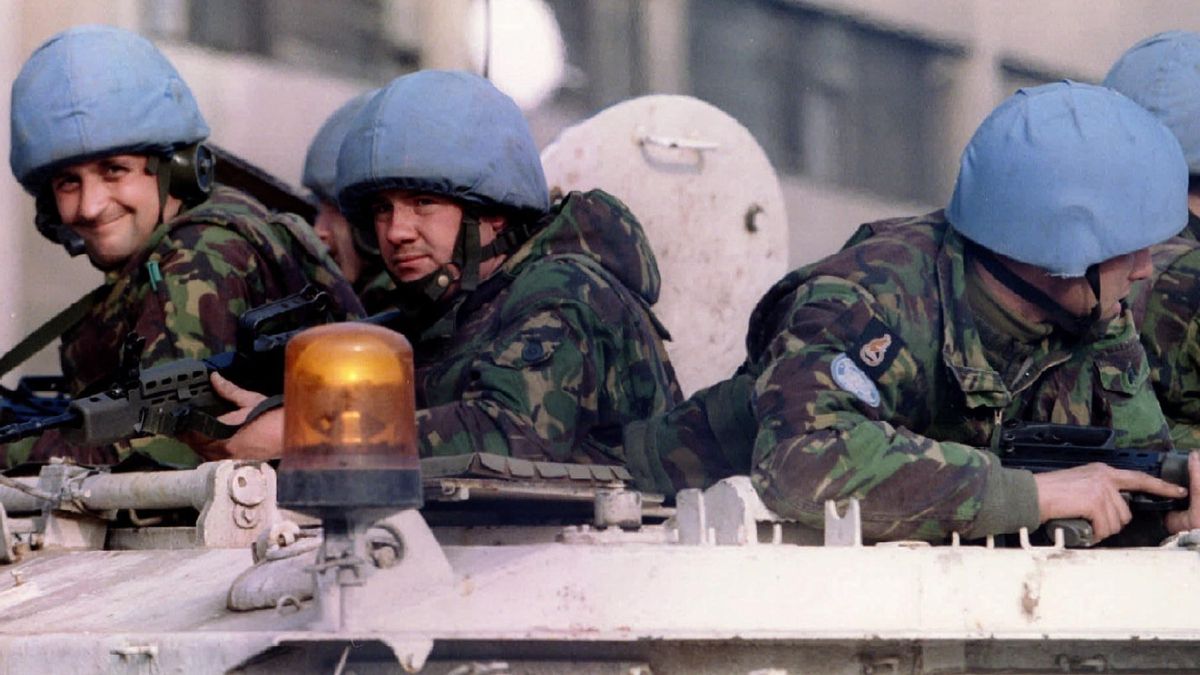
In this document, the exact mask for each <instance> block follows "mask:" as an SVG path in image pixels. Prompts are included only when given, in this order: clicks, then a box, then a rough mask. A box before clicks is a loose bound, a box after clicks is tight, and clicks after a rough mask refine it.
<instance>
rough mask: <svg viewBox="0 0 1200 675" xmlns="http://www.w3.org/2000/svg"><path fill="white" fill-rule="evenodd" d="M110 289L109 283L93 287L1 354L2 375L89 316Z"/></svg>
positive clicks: (0, 373)
mask: <svg viewBox="0 0 1200 675" xmlns="http://www.w3.org/2000/svg"><path fill="white" fill-rule="evenodd" d="M108 290H109V288H108V285H107V284H105V285H101V286H97V287H96V288H93V289H92V290H91V291H90V292H89V293H88V294H87V295H85V296H83V297H82V298H80V299H78V300H76V301H75V302H73V303H71V305H70V306H69V307H67V308H66V309H64V310H63V311H61V312H59V313H58V314H55V315H54V316H53V317H51V318H50V320H48V321H46V322H45V323H43V324H42V325H40V326H38V327H37V328H36V329H34V331H33V332H32V333H30V334H29V335H27V336H25V339H23V340H21V341H20V342H18V343H17V345H16V346H15V347H13V348H12V349H10V350H8V352H7V353H6V354H5V355H4V356H0V377H4V376H5V375H7V374H8V373H10V372H12V370H13V369H14V368H16V367H18V366H20V365H21V364H22V363H25V362H26V361H27V360H29V358H30V357H31V356H33V355H34V354H37V353H38V352H40V351H42V350H43V349H45V348H46V346H47V345H49V344H50V343H51V342H53V341H55V340H57V339H58V338H59V337H61V336H62V334H63V333H66V332H67V331H69V330H71V328H72V327H74V326H75V325H76V324H78V323H79V322H80V321H82V320H83V317H85V316H87V314H88V312H90V311H92V308H93V307H95V306H96V303H97V302H99V301H100V297H101V296H102V295H104V293H106V292H107V291H108Z"/></svg>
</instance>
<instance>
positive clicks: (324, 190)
mask: <svg viewBox="0 0 1200 675" xmlns="http://www.w3.org/2000/svg"><path fill="white" fill-rule="evenodd" d="M377 93H379V90H378V89H372V90H371V91H366V92H363V93H361V94H359V95H358V96H355V97H354V98H352V99H350V100H349V101H347V102H345V103H343V104H342V106H341V107H340V108H338V109H337V110H335V111H334V113H333V114H332V115H330V116H329V119H327V120H325V123H324V124H322V125H321V128H320V129H318V130H317V135H316V136H314V137H313V140H312V143H309V145H308V153H307V154H305V156H304V176H303V177H302V178H301V183H302V184H303V185H304V187H306V188H308V189H309V190H312V193H313V194H314V195H315V196H316V198H317V199H319V200H321V201H325V202H329V203H331V204H337V160H338V150H340V149H341V147H342V141H343V140H345V138H346V132H347V131H349V130H350V123H351V122H353V121H354V117H355V115H357V114H358V113H359V111H360V110H362V109H363V107H365V106H366V105H367V102H368V101H370V100H371V97H372V96H374V95H375V94H377ZM351 234H352V239H353V241H354V246H355V247H357V248H358V249H359V251H361V252H362V253H365V254H367V255H379V248H378V246H377V244H376V242H375V234H374V232H370V233H366V232H363V231H362V228H358V227H354V228H352V229H351Z"/></svg>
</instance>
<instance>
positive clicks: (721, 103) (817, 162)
mask: <svg viewBox="0 0 1200 675" xmlns="http://www.w3.org/2000/svg"><path fill="white" fill-rule="evenodd" d="M691 7H692V13H691V18H690V24H691V25H690V45H691V51H690V54H689V56H688V60H689V64H690V70H691V73H690V79H691V83H692V89H693V93H694V94H695V95H696V96H698V97H699V98H702V99H705V100H707V101H709V102H710V103H712V104H714V105H716V106H718V107H720V108H722V109H723V110H725V111H726V112H728V113H730V114H731V115H733V116H734V117H736V118H738V119H739V120H740V121H741V122H742V123H743V124H745V125H746V126H747V127H748V128H749V129H750V131H751V132H752V133H753V134H754V136H755V137H756V138H757V139H758V141H759V142H760V143H761V144H762V145H763V147H764V148H765V149H766V150H767V154H768V155H769V156H770V157H771V160H772V162H773V163H774V164H775V166H776V168H777V169H779V170H780V172H782V173H794V174H801V175H805V176H809V177H811V178H814V179H817V180H820V181H825V182H829V183H833V184H836V185H842V186H846V187H851V188H859V189H864V190H868V191H871V192H874V193H876V194H879V195H883V196H889V197H896V198H901V199H908V200H914V201H939V200H941V199H942V198H944V190H945V187H944V186H943V185H941V184H940V181H939V176H938V174H937V171H936V160H937V158H939V157H941V156H943V155H944V153H943V152H942V141H941V138H940V130H941V128H942V126H943V124H942V115H943V111H944V109H945V107H946V105H945V98H946V93H947V92H946V89H947V86H948V82H947V78H945V77H944V73H945V72H946V65H947V60H948V59H952V58H954V54H955V52H954V50H953V49H952V48H949V47H946V46H941V45H937V44H935V43H931V42H926V41H922V40H919V39H916V38H912V37H909V36H905V35H899V34H896V33H890V32H885V31H882V30H878V29H874V28H871V27H868V26H865V25H862V24H859V23H856V22H854V21H852V20H849V19H847V18H844V17H840V16H836V15H832V14H827V13H823V12H819V11H816V10H811V9H806V8H801V7H798V6H796V5H795V4H793V3H788V2H770V1H767V0H759V1H757V2H746V1H744V0H692V2H691Z"/></svg>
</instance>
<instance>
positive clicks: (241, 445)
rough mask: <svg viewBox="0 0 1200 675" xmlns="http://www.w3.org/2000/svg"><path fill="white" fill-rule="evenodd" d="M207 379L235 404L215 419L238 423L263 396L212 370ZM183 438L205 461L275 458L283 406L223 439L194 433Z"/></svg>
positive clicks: (279, 447) (280, 439)
mask: <svg viewBox="0 0 1200 675" xmlns="http://www.w3.org/2000/svg"><path fill="white" fill-rule="evenodd" d="M209 380H210V381H211V382H212V386H213V391H215V392H217V394H219V395H220V396H221V397H222V398H224V399H226V400H228V401H229V402H230V403H233V404H234V405H235V406H237V409H236V410H233V411H231V412H228V413H225V414H224V415H221V416H220V417H218V418H217V419H218V420H219V421H221V422H224V423H225V424H241V423H242V422H244V421H245V419H246V416H247V415H249V414H250V411H251V410H253V409H254V407H255V406H256V405H258V404H259V403H261V402H262V401H263V399H265V398H266V396H264V395H262V394H260V393H258V392H255V391H250V390H249V389H242V388H241V387H239V386H237V385H236V384H234V383H232V382H230V381H229V380H227V379H225V378H224V377H221V376H220V375H219V374H217V373H215V372H214V373H213V374H212V375H211V377H210V378H209ZM185 440H186V441H187V443H188V445H190V446H191V447H192V449H193V450H195V451H196V452H197V453H198V454H199V455H200V456H201V457H203V458H204V459H207V460H217V459H274V458H276V457H279V456H280V455H281V454H282V452H283V409H282V408H276V409H275V410H270V411H268V412H265V413H263V414H262V415H259V416H258V418H257V419H255V420H254V421H253V422H251V423H250V424H247V425H246V426H244V427H242V428H241V429H238V431H237V433H235V434H234V435H233V436H232V437H230V438H228V439H225V440H214V439H210V438H197V437H195V436H194V435H193V436H191V437H189V438H187V439H185Z"/></svg>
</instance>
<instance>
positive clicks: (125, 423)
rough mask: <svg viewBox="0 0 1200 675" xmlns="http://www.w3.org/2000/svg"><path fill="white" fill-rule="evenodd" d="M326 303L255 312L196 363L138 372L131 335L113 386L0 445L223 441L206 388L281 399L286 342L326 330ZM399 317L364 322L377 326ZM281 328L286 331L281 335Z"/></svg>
mask: <svg viewBox="0 0 1200 675" xmlns="http://www.w3.org/2000/svg"><path fill="white" fill-rule="evenodd" d="M328 304H329V298H328V296H327V295H326V294H325V292H324V291H319V290H316V289H315V288H314V287H311V286H309V287H306V288H304V289H303V290H302V291H300V292H299V293H295V294H293V295H290V296H288V297H286V298H283V299H281V300H276V301H275V302H271V303H268V304H266V305H263V306H261V307H256V308H254V309H252V310H250V311H248V312H246V313H245V314H243V315H242V316H240V317H239V318H238V329H237V348H236V349H235V350H234V351H230V352H225V353H223V354H217V355H214V356H209V357H206V358H202V359H180V360H178V361H172V362H169V363H164V364H161V365H157V366H153V367H150V368H146V369H142V368H141V366H140V363H139V359H140V355H141V350H142V347H143V346H144V344H145V340H144V339H143V338H141V337H138V336H136V335H134V334H132V333H131V334H130V336H129V337H128V338H127V339H126V341H125V344H124V347H123V351H122V355H121V366H120V368H119V369H118V371H119V372H118V375H117V377H116V379H115V380H114V382H113V383H112V384H111V385H109V386H108V387H107V388H105V389H104V390H102V391H99V392H95V393H91V394H88V395H83V396H78V397H76V398H74V399H70V398H67V397H65V396H63V397H61V399H60V401H59V403H58V405H60V406H61V412H54V410H52V409H51V410H49V411H48V412H47V414H40V415H32V416H29V417H27V419H24V420H22V421H19V422H15V423H12V424H7V425H5V426H2V427H0V443H9V442H12V441H15V440H19V439H21V438H26V437H29V436H34V435H37V434H40V433H42V432H43V431H47V430H49V429H59V430H60V431H62V433H63V437H64V438H65V439H66V440H67V441H68V442H71V443H75V444H80V445H107V444H109V443H114V442H116V441H120V440H125V439H129V438H135V437H139V436H152V435H164V436H175V437H178V436H179V435H181V434H183V433H185V432H196V433H199V434H202V435H204V436H207V437H208V438H214V439H224V438H229V437H230V436H232V435H233V433H234V432H236V431H237V427H235V426H230V425H227V424H223V423H221V422H219V421H218V420H217V419H216V417H217V416H218V415H220V414H222V413H223V412H227V411H228V409H229V407H228V403H226V402H225V400H224V399H222V398H221V397H220V396H219V395H217V394H216V392H214V391H213V389H212V385H211V383H210V382H209V375H210V374H211V373H212V372H214V371H216V372H219V373H221V374H222V375H223V376H225V377H226V378H228V379H229V380H231V381H232V382H234V383H235V384H237V385H238V386H241V387H244V388H246V389H251V390H253V391H257V392H260V393H264V394H267V395H268V396H270V395H273V394H279V393H281V392H282V390H283V365H284V351H285V348H286V346H287V343H288V340H290V339H291V338H292V337H293V336H295V335H296V334H298V333H300V332H301V331H302V330H304V329H305V328H308V327H310V326H313V325H318V324H322V323H326V321H327V319H328V314H327V311H326V310H327V307H328ZM399 314H400V312H399V311H391V312H383V313H381V314H376V315H375V316H372V317H368V318H366V319H362V321H363V322H364V323H371V324H376V325H383V324H387V323H390V322H392V321H394V320H395V319H396V318H397V317H398V316H399ZM281 327H286V330H283V331H281V332H270V331H280V328H281Z"/></svg>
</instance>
